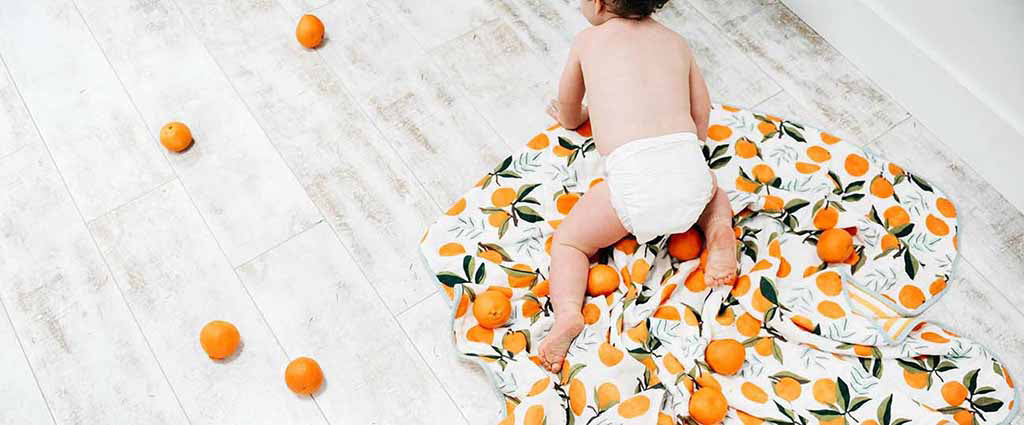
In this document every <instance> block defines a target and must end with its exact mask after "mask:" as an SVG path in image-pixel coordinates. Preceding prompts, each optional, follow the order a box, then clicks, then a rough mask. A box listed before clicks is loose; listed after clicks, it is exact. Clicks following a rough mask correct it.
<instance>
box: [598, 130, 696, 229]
mask: <svg viewBox="0 0 1024 425" xmlns="http://www.w3.org/2000/svg"><path fill="white" fill-rule="evenodd" d="M604 163H605V173H606V174H607V181H608V189H609V191H610V192H611V200H612V207H614V208H615V213H616V214H617V215H618V216H619V220H621V221H622V224H623V226H624V227H625V228H626V230H629V232H630V233H632V234H633V235H634V236H636V239H637V241H638V242H640V243H644V242H648V241H650V240H651V239H654V238H656V237H658V236H660V235H668V234H672V233H680V232H684V231H686V230H687V229H689V228H690V227H691V226H693V224H694V223H696V222H697V219H698V218H700V215H701V213H702V212H704V207H705V206H707V204H708V202H709V201H711V195H712V194H713V193H714V191H713V187H712V180H711V171H710V170H709V169H708V165H707V162H705V161H704V155H703V154H702V153H701V150H700V142H699V141H698V140H697V135H695V134H693V133H675V134H668V135H664V136H658V137H652V138H648V139H640V140H636V141H633V142H629V143H627V144H625V145H622V146H619V147H618V148H616V149H615V150H614V151H612V153H611V154H609V155H608V157H607V158H605V162H604Z"/></svg>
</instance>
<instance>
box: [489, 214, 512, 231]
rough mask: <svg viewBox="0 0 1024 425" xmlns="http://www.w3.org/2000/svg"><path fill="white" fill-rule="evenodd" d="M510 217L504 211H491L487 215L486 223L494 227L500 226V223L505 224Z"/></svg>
mask: <svg viewBox="0 0 1024 425" xmlns="http://www.w3.org/2000/svg"><path fill="white" fill-rule="evenodd" d="M511 217H512V216H510V215H508V213H507V212H505V211H497V212H492V213H490V215H489V216H488V217H487V223H488V224H490V225H491V226H494V227H501V225H503V224H505V222H506V221H508V219H509V218H511Z"/></svg>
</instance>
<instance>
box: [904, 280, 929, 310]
mask: <svg viewBox="0 0 1024 425" xmlns="http://www.w3.org/2000/svg"><path fill="white" fill-rule="evenodd" d="M900 304H902V305H903V306H904V307H906V308H909V309H915V308H918V307H920V306H921V304H924V292H922V291H921V289H920V288H918V287H916V286H913V285H907V286H904V287H903V289H900Z"/></svg>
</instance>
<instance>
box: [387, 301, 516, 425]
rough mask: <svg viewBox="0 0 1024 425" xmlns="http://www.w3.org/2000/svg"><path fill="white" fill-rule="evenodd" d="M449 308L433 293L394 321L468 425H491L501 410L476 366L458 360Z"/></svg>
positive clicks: (497, 400) (502, 408) (480, 370)
mask: <svg viewBox="0 0 1024 425" xmlns="http://www.w3.org/2000/svg"><path fill="white" fill-rule="evenodd" d="M450 308H451V307H450V306H449V305H448V304H447V303H446V302H445V299H444V298H443V295H442V294H441V293H440V291H438V293H437V294H435V295H432V296H430V297H429V298H427V299H425V300H423V302H421V303H419V304H417V305H415V306H413V307H412V308H410V309H409V310H406V311H405V312H404V313H402V314H401V315H400V316H398V321H399V323H401V325H402V328H404V329H405V333H407V334H408V335H409V337H410V338H412V341H413V344H415V345H416V349H417V350H419V352H420V354H421V355H423V358H424V359H426V361H427V364H428V365H430V368H431V369H432V370H433V371H434V373H435V374H436V375H437V376H438V378H439V379H440V380H441V383H442V385H444V388H445V390H447V391H448V393H449V394H451V396H452V399H454V400H455V404H456V405H457V406H459V409H460V410H461V411H462V413H463V414H464V415H465V416H466V420H468V421H469V423H471V424H493V423H495V422H497V421H498V420H499V419H501V418H502V417H503V416H502V414H503V413H504V411H505V405H504V401H503V400H502V398H501V397H499V396H498V392H497V390H496V389H495V388H494V385H493V384H492V383H491V380H490V378H488V377H487V375H486V373H485V372H484V371H483V369H481V368H480V366H478V365H476V364H474V363H473V362H472V361H469V360H466V359H463V358H461V357H459V354H458V352H457V351H456V350H455V345H454V344H453V343H452V332H451V327H450V325H449V321H450V320H451V309H450Z"/></svg>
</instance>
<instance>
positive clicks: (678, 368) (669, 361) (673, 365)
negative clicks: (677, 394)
mask: <svg viewBox="0 0 1024 425" xmlns="http://www.w3.org/2000/svg"><path fill="white" fill-rule="evenodd" d="M662 361H663V362H664V363H665V369H666V370H668V373H671V374H673V375H678V374H680V373H682V372H683V370H685V367H683V364H682V363H679V359H677V358H676V356H675V355H673V354H672V353H668V354H666V355H665V357H664V358H663V359H662Z"/></svg>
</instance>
